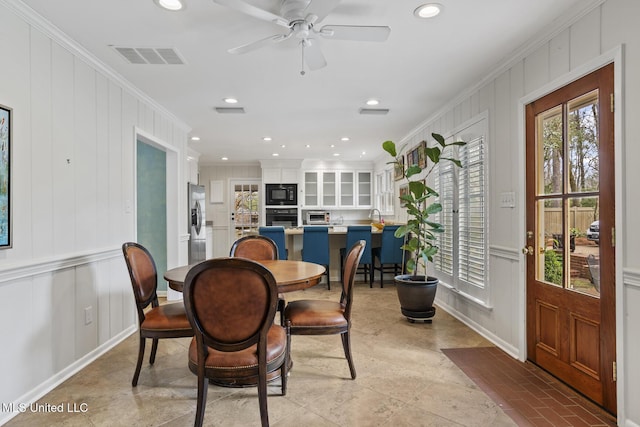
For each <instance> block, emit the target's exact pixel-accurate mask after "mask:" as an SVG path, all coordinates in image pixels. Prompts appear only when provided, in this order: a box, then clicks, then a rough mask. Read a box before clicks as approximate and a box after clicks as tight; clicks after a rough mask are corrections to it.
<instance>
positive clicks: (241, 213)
mask: <svg viewBox="0 0 640 427" xmlns="http://www.w3.org/2000/svg"><path fill="white" fill-rule="evenodd" d="M258 195H259V193H258V185H257V184H236V185H235V186H234V228H235V237H236V238H239V237H242V236H244V235H246V234H255V233H257V232H258V225H259V217H258V212H259V211H258V204H259V203H258V202H259V200H258Z"/></svg>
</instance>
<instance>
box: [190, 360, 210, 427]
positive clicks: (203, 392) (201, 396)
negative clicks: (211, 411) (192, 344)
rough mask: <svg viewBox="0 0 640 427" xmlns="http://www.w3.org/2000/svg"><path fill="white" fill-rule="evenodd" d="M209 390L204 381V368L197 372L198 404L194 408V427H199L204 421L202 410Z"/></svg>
mask: <svg viewBox="0 0 640 427" xmlns="http://www.w3.org/2000/svg"><path fill="white" fill-rule="evenodd" d="M198 370H200V368H199V369H198ZM208 390H209V384H208V382H205V379H204V368H202V372H198V403H197V406H196V420H195V422H194V423H193V425H194V427H201V426H202V423H203V421H204V409H205V406H206V403H207V391H208Z"/></svg>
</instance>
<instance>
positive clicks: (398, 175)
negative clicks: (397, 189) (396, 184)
mask: <svg viewBox="0 0 640 427" xmlns="http://www.w3.org/2000/svg"><path fill="white" fill-rule="evenodd" d="M403 176H404V156H400V164H395V165H394V168H393V179H394V180H396V181H398V180H401V179H402V177H403Z"/></svg>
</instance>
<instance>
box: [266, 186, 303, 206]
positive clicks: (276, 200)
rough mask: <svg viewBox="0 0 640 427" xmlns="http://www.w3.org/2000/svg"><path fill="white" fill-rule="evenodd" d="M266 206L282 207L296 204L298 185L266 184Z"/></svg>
mask: <svg viewBox="0 0 640 427" xmlns="http://www.w3.org/2000/svg"><path fill="white" fill-rule="evenodd" d="M265 190H266V193H267V194H266V197H265V201H266V205H268V206H282V205H293V206H295V205H297V204H298V184H266V185H265Z"/></svg>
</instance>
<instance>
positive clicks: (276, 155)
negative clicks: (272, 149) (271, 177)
mask: <svg viewBox="0 0 640 427" xmlns="http://www.w3.org/2000/svg"><path fill="white" fill-rule="evenodd" d="M279 155H280V154H278V153H273V154H272V156H273V157H278V156H279Z"/></svg>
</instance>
